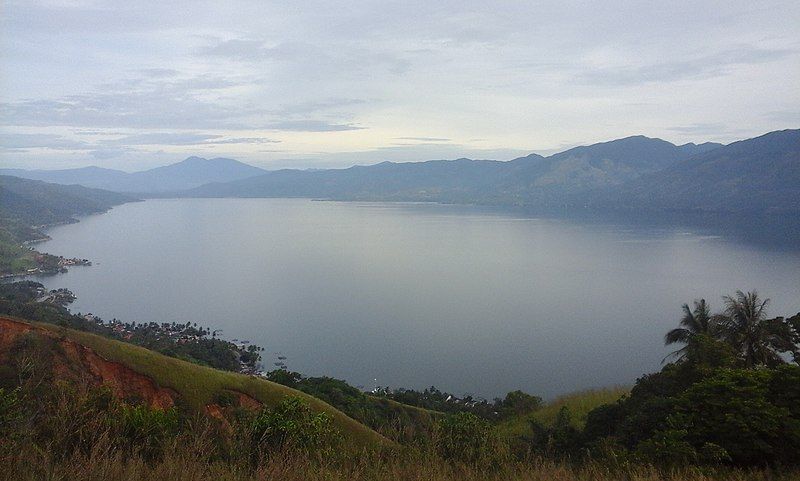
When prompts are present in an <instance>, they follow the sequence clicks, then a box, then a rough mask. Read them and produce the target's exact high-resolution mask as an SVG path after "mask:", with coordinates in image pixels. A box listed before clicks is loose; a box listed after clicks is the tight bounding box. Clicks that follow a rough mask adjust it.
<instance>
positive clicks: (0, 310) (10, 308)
mask: <svg viewBox="0 0 800 481" xmlns="http://www.w3.org/2000/svg"><path fill="white" fill-rule="evenodd" d="M75 300H76V296H75V295H74V294H73V293H72V291H70V290H69V289H64V288H61V289H54V290H47V289H46V288H45V287H44V286H43V285H42V284H40V283H38V282H35V281H31V280H24V281H17V282H0V314H6V315H11V316H17V317H23V318H26V319H32V320H38V321H41V322H47V323H51V324H56V325H60V326H64V327H68V328H72V329H78V330H82V331H87V332H92V333H94V334H98V335H101V336H104V337H108V338H111V339H116V340H119V341H122V342H127V343H131V344H135V345H138V346H142V347H145V348H147V349H150V350H153V351H157V352H160V353H162V354H165V355H168V356H171V357H175V358H178V359H183V360H186V361H189V362H194V363H197V364H201V365H206V366H210V367H213V368H216V369H223V370H226V371H233V372H238V373H241V374H246V375H250V376H258V377H261V378H264V379H267V380H269V381H272V382H277V383H279V384H283V385H286V386H289V387H293V388H295V389H299V390H301V391H304V392H307V393H308V392H311V393H313V394H315V395H322V394H323V393H322V391H324V390H325V389H331V390H333V391H336V392H345V391H347V392H361V393H365V392H367V393H369V394H371V395H373V396H376V397H384V398H389V399H393V400H395V401H398V402H403V403H406V404H411V405H415V406H424V407H427V408H429V409H434V410H438V411H442V412H459V411H469V412H473V413H476V414H479V415H482V416H489V417H491V416H492V415H495V414H496V413H495V411H496V410H497V407H496V402H490V401H487V400H485V399H481V398H475V397H473V396H471V395H464V396H456V395H453V394H451V393H447V392H442V391H440V390H438V389H436V388H435V387H433V386H431V387H430V388H428V389H425V390H422V391H416V390H413V389H403V388H394V389H393V388H389V387H388V386H386V387H379V386H377V385H376V386H375V387H374V388H373V389H371V390H369V391H365V390H364V388H363V387H362V386H359V387H352V386H350V385H348V384H346V383H345V382H344V381H341V380H337V379H332V378H329V377H306V376H304V375H302V374H300V373H297V372H292V371H290V370H289V369H288V366H287V365H286V362H285V361H286V356H284V355H282V354H280V353H276V355H277V362H275V363H273V364H274V367H273V368H272V370H271V371H266V370H264V369H263V364H262V358H261V355H262V353H263V352H264V349H263V348H261V347H259V346H257V345H255V344H252V343H251V342H250V341H247V340H238V339H233V340H230V341H229V340H225V339H222V338H220V337H218V334H219V333H220V332H221V330H219V329H217V330H211V329H209V328H206V327H203V326H198V324H197V323H196V322H186V323H182V322H138V323H137V322H123V321H120V320H118V319H111V320H109V321H107V320H104V319H102V318H101V317H99V316H97V315H94V314H92V313H88V314H81V313H78V314H72V313H71V312H70V311H69V309H68V308H67V306H69V305H70V304H72V303H73V302H74V301H75ZM376 383H377V380H376ZM495 401H496V400H495Z"/></svg>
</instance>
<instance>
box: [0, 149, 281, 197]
mask: <svg viewBox="0 0 800 481" xmlns="http://www.w3.org/2000/svg"><path fill="white" fill-rule="evenodd" d="M264 172H266V171H265V170H263V169H259V168H258V167H253V166H252V165H247V164H244V163H242V162H239V161H236V160H233V159H225V158H216V159H204V158H201V157H189V158H188V159H186V160H183V161H181V162H178V163H176V164H172V165H166V166H163V167H156V168H154V169H150V170H145V171H141V172H134V173H127V172H123V171H121V170H113V169H104V168H102V167H94V166H92V167H84V168H80V169H65V170H23V169H0V175H13V176H16V177H23V178H26V179H33V180H43V181H45V182H52V183H55V184H80V185H83V186H85V187H93V188H97V189H105V190H112V191H116V192H136V193H156V192H168V191H178V190H185V189H191V188H193V187H198V186H201V185H203V184H207V183H209V182H229V181H234V180H238V179H243V178H246V177H252V176H254V175H259V174H263V173H264Z"/></svg>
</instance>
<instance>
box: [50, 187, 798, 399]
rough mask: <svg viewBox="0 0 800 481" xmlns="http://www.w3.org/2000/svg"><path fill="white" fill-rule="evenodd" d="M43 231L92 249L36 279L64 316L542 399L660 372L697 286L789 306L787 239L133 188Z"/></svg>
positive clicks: (345, 374) (58, 245) (357, 370)
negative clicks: (160, 328)
mask: <svg viewBox="0 0 800 481" xmlns="http://www.w3.org/2000/svg"><path fill="white" fill-rule="evenodd" d="M48 233H49V234H50V235H51V236H52V240H50V241H47V242H45V243H42V244H40V245H39V246H38V248H39V249H40V250H42V251H44V252H50V253H53V254H60V255H64V256H67V257H85V258H88V259H91V260H92V261H94V265H93V266H91V267H74V268H72V269H71V270H70V271H69V272H68V273H67V274H62V275H57V276H53V277H47V278H44V279H42V280H41V281H42V282H44V283H45V284H46V285H47V286H48V287H49V288H57V287H67V288H69V289H71V290H72V291H73V292H74V293H75V294H76V295H77V296H78V300H77V301H76V302H75V304H73V306H72V310H73V312H78V311H80V312H83V313H87V312H92V313H94V314H96V315H99V316H101V317H103V318H106V319H111V318H114V317H116V318H118V319H122V320H126V321H137V322H138V321H166V322H172V321H177V322H185V321H196V322H198V323H199V324H203V325H205V326H209V327H212V328H218V329H222V332H223V337H225V338H228V339H234V338H236V339H247V340H250V341H251V342H253V343H256V344H258V345H261V346H263V347H265V348H266V351H265V352H264V355H263V357H264V361H265V364H266V367H268V368H271V367H272V365H273V363H274V362H276V360H277V356H279V355H281V356H286V358H287V359H286V361H285V362H286V364H287V365H288V367H289V369H291V370H295V371H299V372H302V373H304V374H308V375H328V376H332V377H337V378H342V379H346V380H347V381H349V382H351V383H352V384H354V385H358V386H363V387H364V388H365V389H370V388H372V387H374V386H375V385H376V384H377V385H380V386H387V385H388V386H392V387H409V388H424V387H427V386H431V385H435V386H436V387H438V388H440V389H443V390H447V391H450V392H454V393H456V394H464V393H471V394H475V395H478V396H483V397H487V398H491V397H494V396H500V395H503V394H505V393H506V392H508V391H510V390H514V389H522V390H524V391H527V392H530V393H534V394H538V395H541V396H543V397H545V398H552V397H553V396H555V395H558V394H562V393H566V392H570V391H574V390H578V389H584V388H589V387H600V386H608V385H614V384H630V383H632V382H633V381H634V380H635V379H636V378H637V377H638V376H640V375H641V374H643V373H645V372H650V371H654V370H658V369H659V367H660V365H661V360H662V358H663V357H664V356H665V355H666V354H667V353H668V352H669V350H668V349H667V348H665V347H664V345H663V342H662V339H663V335H664V333H665V332H666V331H667V330H669V329H670V328H672V327H675V326H676V325H677V322H678V320H679V318H680V316H681V304H683V303H684V302H689V303H690V302H691V301H692V300H693V299H695V298H699V297H705V298H706V299H707V300H709V301H710V303H711V305H712V308H719V307H721V305H722V301H721V296H722V295H725V294H732V293H733V292H734V291H735V290H736V289H742V290H748V289H758V290H759V292H761V293H762V294H763V295H764V296H766V297H770V298H772V304H771V309H770V314H773V315H787V314H788V315H791V314H794V313H797V312H798V311H800V252H799V251H798V250H792V249H788V250H787V249H784V250H776V249H767V248H761V247H758V246H757V245H753V244H745V243H739V242H736V241H734V240H732V238H728V237H725V236H711V235H703V234H699V233H695V232H691V231H687V230H685V229H657V228H650V227H649V228H644V227H630V226H624V225H621V224H616V225H612V224H601V223H584V222H578V221H569V220H554V219H545V218H530V217H524V216H519V215H514V214H510V213H503V212H499V211H494V210H491V209H483V208H477V207H468V206H446V205H431V204H383V203H346V202H315V201H311V200H304V199H176V200H171V199H166V200H148V201H145V202H139V203H132V204H126V205H122V206H119V207H116V208H114V209H113V210H111V211H110V212H108V213H106V214H101V215H95V216H89V217H86V218H82V219H81V222H80V223H77V224H71V225H63V226H57V227H54V228H52V229H50V230H49V232H48Z"/></svg>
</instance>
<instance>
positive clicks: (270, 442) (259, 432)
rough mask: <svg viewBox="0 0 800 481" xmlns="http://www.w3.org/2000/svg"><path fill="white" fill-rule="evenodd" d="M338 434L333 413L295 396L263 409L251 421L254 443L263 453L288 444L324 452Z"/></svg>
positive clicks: (304, 450)
mask: <svg viewBox="0 0 800 481" xmlns="http://www.w3.org/2000/svg"><path fill="white" fill-rule="evenodd" d="M339 438H340V435H339V432H338V431H337V430H336V429H335V428H334V427H333V424H332V418H331V415H330V414H328V413H315V412H314V411H312V410H311V408H310V407H309V405H308V403H307V402H306V401H305V400H303V399H301V398H299V397H294V396H292V397H288V398H286V399H284V400H283V401H282V402H281V403H280V404H278V405H277V406H276V407H275V408H274V409H267V408H265V409H263V410H262V411H261V413H259V415H258V416H256V418H255V419H254V420H253V424H252V436H251V440H252V447H253V450H254V452H255V453H257V454H261V455H263V454H265V453H268V452H269V451H275V450H280V449H286V448H288V449H298V450H300V451H303V452H306V453H309V452H320V453H322V454H325V452H326V451H328V450H330V449H331V448H333V447H334V446H335V445H336V444H337V443H338V441H339Z"/></svg>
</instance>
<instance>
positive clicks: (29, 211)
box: [0, 175, 136, 276]
mask: <svg viewBox="0 0 800 481" xmlns="http://www.w3.org/2000/svg"><path fill="white" fill-rule="evenodd" d="M134 200H136V199H134V198H132V197H128V196H125V195H122V194H117V193H115V192H108V191H104V190H98V189H87V188H86V187H81V186H79V185H57V184H47V183H45V182H39V181H34V180H26V179H20V178H17V177H11V176H7V175H0V276H8V275H14V274H23V273H26V272H28V271H29V270H31V269H37V273H45V274H50V273H55V272H59V271H60V270H61V269H62V268H63V259H61V258H59V257H56V256H52V255H49V254H42V253H40V252H36V251H35V250H32V249H31V248H29V247H26V246H24V245H23V243H25V242H30V241H37V240H43V239H47V235H45V234H44V233H42V232H41V231H40V230H39V228H40V227H41V226H46V225H51V224H63V223H70V222H75V216H79V215H86V214H96V213H100V212H105V211H107V210H108V209H110V208H111V207H113V206H115V205H118V204H122V203H125V202H132V201H134Z"/></svg>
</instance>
